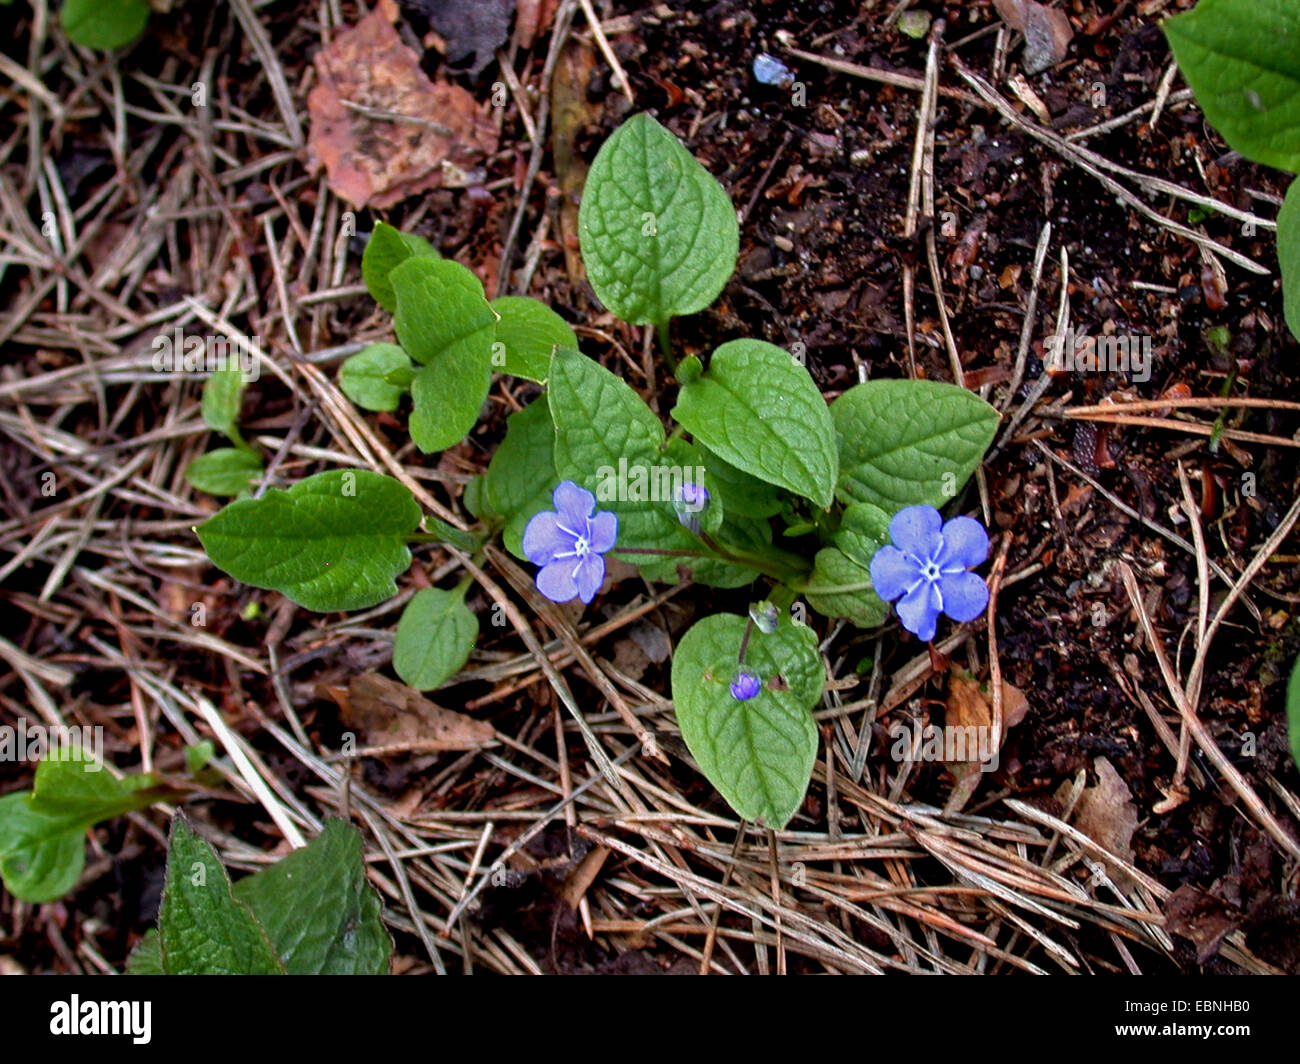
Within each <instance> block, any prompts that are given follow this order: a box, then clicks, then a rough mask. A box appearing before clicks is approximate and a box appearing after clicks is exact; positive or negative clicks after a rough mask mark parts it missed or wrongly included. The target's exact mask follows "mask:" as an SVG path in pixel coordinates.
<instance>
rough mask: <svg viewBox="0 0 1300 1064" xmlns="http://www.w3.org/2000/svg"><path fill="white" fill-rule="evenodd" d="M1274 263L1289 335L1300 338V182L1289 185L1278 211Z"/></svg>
mask: <svg viewBox="0 0 1300 1064" xmlns="http://www.w3.org/2000/svg"><path fill="white" fill-rule="evenodd" d="M1277 261H1278V265H1280V266H1281V267H1282V306H1283V308H1284V310H1285V312H1286V323H1287V325H1288V327H1289V328H1290V329H1291V335H1292V336H1294V337H1296V338H1297V339H1300V180H1297V181H1292V182H1291V187H1290V188H1288V189H1287V190H1286V199H1284V200H1283V201H1282V209H1281V210H1280V211H1278V212H1277Z"/></svg>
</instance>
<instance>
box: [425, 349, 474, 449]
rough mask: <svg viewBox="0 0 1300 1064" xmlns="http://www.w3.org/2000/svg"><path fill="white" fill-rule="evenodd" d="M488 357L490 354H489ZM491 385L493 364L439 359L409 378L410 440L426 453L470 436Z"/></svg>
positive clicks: (451, 445)
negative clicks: (411, 378)
mask: <svg viewBox="0 0 1300 1064" xmlns="http://www.w3.org/2000/svg"><path fill="white" fill-rule="evenodd" d="M488 357H489V358H491V355H490V354H489V356H488ZM491 387H492V363H491V362H490V361H482V362H476V363H467V362H461V361H458V360H455V359H451V358H444V359H439V360H438V361H437V362H433V363H431V364H430V365H428V366H421V367H420V368H419V369H417V370H416V371H415V379H414V380H412V381H411V417H410V421H409V422H408V423H407V427H408V428H409V429H410V432H411V439H412V440H414V441H415V445H416V446H417V447H419V448H420V450H422V451H423V452H424V453H425V454H431V453H432V452H434V451H445V450H446V449H447V448H448V447H454V446H455V445H456V444H458V443H460V441H461V440H463V439H464V438H465V437H466V436H468V435H469V431H470V429H472V428H473V427H474V423H475V422H476V421H478V416H479V412H480V411H481V410H482V409H483V403H484V401H485V400H486V399H487V394H488V390H489V389H490V388H491Z"/></svg>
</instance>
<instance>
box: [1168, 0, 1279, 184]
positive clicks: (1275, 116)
mask: <svg viewBox="0 0 1300 1064" xmlns="http://www.w3.org/2000/svg"><path fill="white" fill-rule="evenodd" d="M1164 30H1165V36H1166V37H1167V38H1168V39H1169V45H1170V47H1171V48H1172V49H1173V50H1174V58H1175V59H1177V60H1178V66H1179V68H1180V69H1181V70H1182V72H1183V77H1184V78H1186V79H1187V84H1188V85H1190V86H1191V87H1192V92H1193V93H1195V95H1196V102H1197V103H1198V104H1200V105H1201V110H1202V111H1204V112H1205V117H1206V118H1207V119H1208V120H1209V122H1210V124H1211V125H1212V126H1214V128H1215V129H1217V130H1218V131H1219V132H1220V133H1222V134H1223V139H1224V140H1226V141H1227V142H1228V143H1229V144H1230V145H1232V147H1234V148H1235V149H1236V150H1237V151H1239V152H1241V154H1242V155H1244V156H1246V158H1248V159H1254V160H1255V161H1256V162H1260V163H1266V164H1267V165H1269V166H1276V167H1280V168H1281V169H1283V170H1290V171H1292V172H1295V171H1300V5H1297V4H1296V3H1295V2H1294V0H1200V3H1198V4H1197V5H1196V6H1195V7H1194V8H1193V9H1192V10H1191V11H1188V12H1185V13H1184V14H1181V15H1178V16H1176V17H1174V18H1171V19H1168V20H1166V22H1165V23H1164Z"/></svg>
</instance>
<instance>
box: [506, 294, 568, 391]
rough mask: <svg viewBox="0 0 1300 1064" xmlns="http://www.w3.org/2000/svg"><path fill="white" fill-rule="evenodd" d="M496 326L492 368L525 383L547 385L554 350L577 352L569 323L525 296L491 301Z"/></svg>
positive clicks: (543, 305)
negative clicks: (570, 349) (496, 320)
mask: <svg viewBox="0 0 1300 1064" xmlns="http://www.w3.org/2000/svg"><path fill="white" fill-rule="evenodd" d="M492 309H493V310H495V311H496V312H497V314H498V315H500V318H501V320H500V321H498V322H497V334H496V344H497V346H496V349H495V350H494V351H493V354H492V365H493V368H494V369H496V370H499V371H500V372H502V373H509V374H512V375H513V376H516V377H523V378H525V379H526V380H530V381H536V382H537V383H538V384H545V383H546V374H547V373H548V372H549V371H550V368H551V355H552V353H553V352H554V351H555V349H556V348H557V347H568V348H572V349H574V350H577V347H578V338H577V336H575V335H574V332H573V330H572V329H571V328H570V327H569V323H568V322H566V321H565V320H564V319H563V318H561V317H560V316H559V315H558V314H556V313H555V311H553V310H552V309H551V308H550V307H548V306H547V305H546V304H545V303H542V302H540V301H538V300H536V299H531V298H529V297H528V296H501V297H500V298H498V299H494V300H492Z"/></svg>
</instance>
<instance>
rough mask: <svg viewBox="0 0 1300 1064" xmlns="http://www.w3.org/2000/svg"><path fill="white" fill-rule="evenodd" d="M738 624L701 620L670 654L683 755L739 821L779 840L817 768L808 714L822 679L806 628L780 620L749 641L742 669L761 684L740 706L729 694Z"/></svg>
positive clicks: (722, 617) (721, 618)
mask: <svg viewBox="0 0 1300 1064" xmlns="http://www.w3.org/2000/svg"><path fill="white" fill-rule="evenodd" d="M745 624H746V621H745V618H743V617H737V616H734V615H733V614H715V615H713V616H711V617H705V618H704V619H703V620H702V621H699V622H698V623H697V624H695V625H694V626H693V627H692V628H691V629H690V631H688V632H687V633H686V635H685V636H683V637H682V640H681V642H680V643H678V644H677V650H676V651H675V653H674V654H673V669H672V691H673V702H674V703H675V705H676V707H677V723H678V724H679V725H680V726H681V729H682V738H683V739H684V740H685V741H686V745H687V747H689V748H690V751H691V754H692V755H693V756H694V758H695V760H696V762H697V763H698V764H699V766H700V770H701V771H702V772H703V773H704V775H705V776H707V777H708V779H709V782H710V783H712V784H713V786H714V787H716V788H717V789H718V791H719V793H720V794H721V795H722V797H724V798H725V799H726V800H727V803H728V804H729V805H730V806H731V808H732V809H734V810H735V811H736V813H737V814H738V815H739V816H742V817H744V818H745V819H746V820H754V821H762V822H763V823H764V824H765V825H766V826H767V827H770V828H776V829H777V830H780V829H781V828H783V827H785V825H786V824H788V823H789V822H790V819H791V818H792V817H793V816H794V814H795V813H796V812H797V811H798V809H799V805H800V803H802V802H803V797H804V793H805V792H806V791H807V789H808V781H809V779H811V777H812V770H813V764H814V762H815V761H816V760H817V727H816V725H815V724H814V722H813V718H812V713H811V709H812V707H813V706H814V705H816V704H817V701H818V699H819V698H820V697H821V693H822V688H823V686H824V685H825V681H826V671H825V668H824V667H823V665H822V659H821V654H819V653H818V651H817V637H816V636H815V635H814V634H813V632H812V630H811V629H810V628H807V627H805V626H802V625H794V624H791V623H790V622H789V621H788V620H784V619H783V620H782V622H781V626H780V627H779V628H777V630H776V631H775V632H773V633H772V634H771V635H764V634H763V633H761V632H758V631H755V632H754V633H753V635H752V636H751V638H750V642H749V649H748V652H747V654H746V656H745V665H746V667H747V668H749V669H751V670H752V671H753V672H755V673H757V674H758V676H759V678H760V679H761V680H762V682H763V687H762V689H761V690H760V691H759V693H758V694H757V695H756V696H755V697H753V698H751V699H749V700H748V701H744V702H741V701H737V700H736V699H735V698H734V697H733V696H732V694H731V681H732V679H733V678H734V676H735V672H736V655H737V653H738V651H739V648H740V640H741V637H742V636H743V635H744V632H745Z"/></svg>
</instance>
